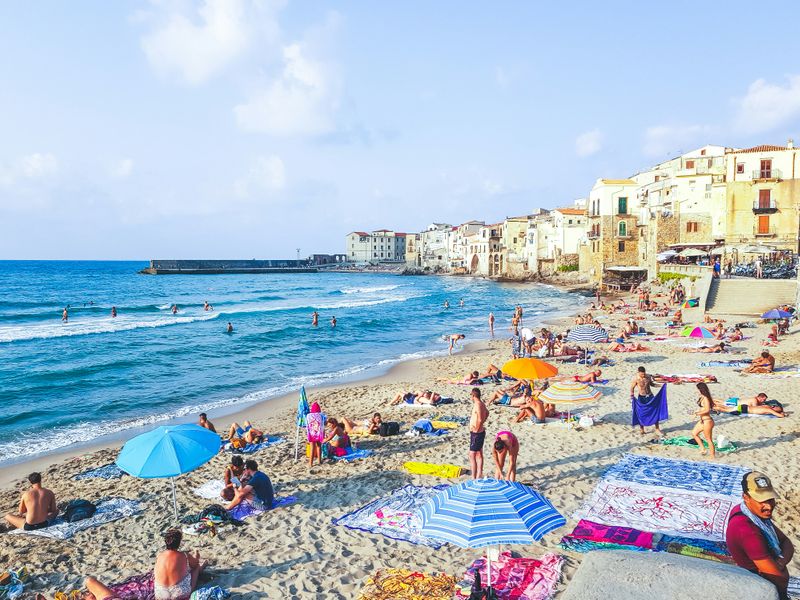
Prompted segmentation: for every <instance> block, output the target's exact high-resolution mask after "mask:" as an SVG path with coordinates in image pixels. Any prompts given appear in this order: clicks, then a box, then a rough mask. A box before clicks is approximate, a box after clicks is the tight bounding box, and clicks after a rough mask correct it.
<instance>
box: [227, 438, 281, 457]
mask: <svg viewBox="0 0 800 600" xmlns="http://www.w3.org/2000/svg"><path fill="white" fill-rule="evenodd" d="M283 441H284V439H283V438H282V437H268V438H267V439H265V440H264V441H263V442H259V443H257V444H247V445H246V446H245V447H244V448H238V449H236V448H234V447H233V446H231V444H230V443H226V444H224V445H223V446H222V449H223V450H225V452H235V453H239V454H253V453H254V452H258V451H259V450H264V449H265V448H270V447H272V446H275V445H276V444H280V443H281V442H283Z"/></svg>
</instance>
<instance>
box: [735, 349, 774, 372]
mask: <svg viewBox="0 0 800 600" xmlns="http://www.w3.org/2000/svg"><path fill="white" fill-rule="evenodd" d="M774 370H775V357H774V356H772V354H770V353H769V350H764V351H763V352H762V353H761V356H760V357H758V358H756V359H754V360H753V362H752V363H750V366H749V367H746V368H744V369H742V373H772V372H773V371H774Z"/></svg>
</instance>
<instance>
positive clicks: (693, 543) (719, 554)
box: [655, 535, 733, 564]
mask: <svg viewBox="0 0 800 600" xmlns="http://www.w3.org/2000/svg"><path fill="white" fill-rule="evenodd" d="M655 550H656V551H658V552H670V553H672V554H682V555H683V556H691V557H692V558H702V559H705V560H713V561H716V562H724V563H728V564H733V558H732V557H731V555H730V552H728V546H727V545H726V544H725V542H712V541H709V540H699V539H696V538H684V537H677V536H672V535H663V536H661V539H660V540H659V541H658V543H657V544H656V547H655Z"/></svg>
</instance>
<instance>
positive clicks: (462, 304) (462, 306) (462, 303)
mask: <svg viewBox="0 0 800 600" xmlns="http://www.w3.org/2000/svg"><path fill="white" fill-rule="evenodd" d="M458 305H459V306H460V307H461V308H464V299H463V298H461V300H459V301H458Z"/></svg>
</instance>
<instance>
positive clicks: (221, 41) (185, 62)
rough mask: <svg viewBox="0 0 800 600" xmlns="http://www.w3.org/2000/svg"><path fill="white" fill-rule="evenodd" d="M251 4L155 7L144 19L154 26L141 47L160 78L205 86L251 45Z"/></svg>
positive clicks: (222, 0) (207, 0)
mask: <svg viewBox="0 0 800 600" xmlns="http://www.w3.org/2000/svg"><path fill="white" fill-rule="evenodd" d="M253 6H254V5H251V4H249V3H247V4H246V3H245V0H204V1H203V2H202V3H201V4H200V6H199V7H197V8H195V7H194V6H192V5H190V4H183V3H181V4H169V5H167V4H166V3H160V2H159V3H155V8H154V10H153V11H152V12H151V13H150V14H149V15H148V16H149V17H150V20H151V21H153V22H154V23H155V26H154V29H153V30H152V31H150V32H149V33H147V34H146V35H144V36H143V37H142V40H141V44H142V49H143V50H144V53H145V54H146V56H147V59H148V60H149V61H150V64H151V65H152V67H153V68H154V69H155V70H156V72H157V73H158V74H159V75H161V76H162V77H172V76H177V77H178V78H179V79H181V80H182V81H184V82H186V83H189V84H200V83H204V82H205V81H208V80H209V79H210V78H211V77H213V76H214V75H216V74H217V73H218V72H220V71H221V70H222V69H224V68H225V67H226V66H227V65H229V64H230V63H231V62H233V61H234V60H235V59H237V58H238V57H240V56H241V55H242V54H243V53H244V52H245V51H246V50H247V48H248V47H249V45H250V43H251V41H252V39H253V37H254V36H255V34H256V30H255V28H254V25H253V23H254V21H255V16H254V14H253V10H248V9H252V8H253ZM270 20H271V15H268V16H267V21H268V22H269V21H270ZM270 26H271V27H273V28H274V27H276V26H275V25H274V22H273V23H272V24H271V25H270Z"/></svg>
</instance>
